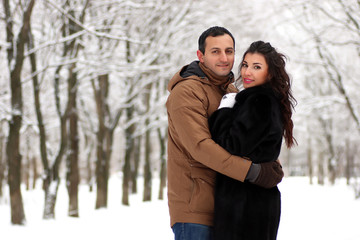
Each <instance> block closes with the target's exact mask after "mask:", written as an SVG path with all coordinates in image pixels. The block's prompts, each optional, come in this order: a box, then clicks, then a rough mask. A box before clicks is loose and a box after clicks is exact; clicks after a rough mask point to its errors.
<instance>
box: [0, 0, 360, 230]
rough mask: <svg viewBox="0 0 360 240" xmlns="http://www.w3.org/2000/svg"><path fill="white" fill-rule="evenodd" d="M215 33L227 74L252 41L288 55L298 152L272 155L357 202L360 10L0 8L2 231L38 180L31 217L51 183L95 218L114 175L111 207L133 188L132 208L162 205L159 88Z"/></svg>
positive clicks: (89, 3) (51, 210) (329, 5)
mask: <svg viewBox="0 0 360 240" xmlns="http://www.w3.org/2000/svg"><path fill="white" fill-rule="evenodd" d="M214 25H218V26H224V27H226V28H227V29H229V30H230V31H231V32H232V33H233V35H234V37H235V39H236V43H235V44H236V60H235V64H234V69H233V71H234V74H235V75H238V65H239V59H240V58H241V56H242V53H243V52H244V50H245V49H246V48H247V47H248V46H249V45H250V43H251V42H253V41H256V40H263V41H266V42H270V43H271V44H272V45H273V46H274V47H276V48H277V49H278V50H279V51H280V52H282V53H284V54H285V55H286V56H287V57H288V62H287V69H288V71H289V73H290V74H291V77H292V90H293V94H294V96H295V98H296V100H297V105H296V107H295V113H294V115H293V120H294V125H295V128H294V131H295V138H296V140H297V143H298V144H297V146H296V147H294V148H292V149H291V150H287V149H286V147H285V146H283V148H282V153H281V156H280V161H281V162H282V165H283V168H284V171H285V176H286V177H289V176H307V177H308V179H309V183H310V184H320V185H321V184H324V182H327V181H328V182H330V183H332V184H334V183H335V182H336V181H337V180H338V179H346V183H347V184H348V185H349V186H350V187H351V188H352V189H353V191H354V192H355V196H356V197H357V198H360V148H359V147H358V146H359V145H360V94H359V93H358V91H359V90H360V81H358V79H360V69H359V66H360V1H359V0H324V1H311V0H283V1H276V0H254V1H245V0H223V1H214V0H105V1H104V0H2V2H1V5H0V66H1V69H2V71H1V73H0V205H1V204H5V203H4V202H5V201H1V200H2V199H4V198H5V197H6V196H8V197H9V201H7V202H6V204H8V205H9V209H10V210H11V219H9V221H11V223H12V224H14V225H23V224H24V223H25V222H26V214H25V211H24V204H23V193H24V191H29V190H31V189H34V188H35V187H37V185H36V182H38V181H41V187H42V191H43V193H44V194H43V197H44V206H43V213H42V216H43V219H54V218H55V206H56V202H57V199H58V197H59V196H58V192H59V191H58V189H59V186H60V184H63V183H66V188H67V194H68V199H69V202H68V209H66V210H65V209H64V211H67V214H68V216H72V217H80V216H79V211H78V209H79V201H78V192H79V186H80V185H87V186H88V190H89V191H94V192H95V193H96V199H95V201H94V202H93V203H92V204H93V206H94V208H95V209H101V208H107V205H108V194H109V187H108V185H109V179H110V177H111V176H113V175H118V176H120V177H121V185H119V186H118V188H117V189H118V191H121V202H119V204H122V205H130V206H131V202H130V197H129V196H131V194H135V193H138V191H139V190H138V189H141V190H142V192H141V195H142V201H152V200H153V199H155V198H156V199H164V198H166V143H167V115H166V108H165V102H166V99H167V96H168V91H167V83H168V81H169V80H170V78H171V77H172V76H173V75H174V74H175V73H176V72H177V71H178V70H179V69H180V68H181V67H182V66H183V65H185V64H188V63H189V62H190V61H193V60H195V59H196V50H197V40H198V37H199V36H200V34H201V33H202V32H203V31H204V30H205V29H207V28H208V27H210V26H214ZM139 177H141V178H142V179H143V181H142V182H141V184H143V185H142V186H141V188H138V185H139V183H138V179H139ZM154 179H157V180H158V181H153V180H154ZM155 182H156V184H159V185H158V186H156V188H157V189H159V191H158V193H157V194H156V196H153V194H152V192H153V191H152V188H153V187H154V184H155ZM23 186H25V187H23ZM5 190H6V191H9V192H8V193H7V192H5ZM62 194H64V193H62Z"/></svg>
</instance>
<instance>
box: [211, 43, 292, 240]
mask: <svg viewBox="0 0 360 240" xmlns="http://www.w3.org/2000/svg"><path fill="white" fill-rule="evenodd" d="M239 70H240V77H239V80H241V82H242V85H243V87H244V90H243V91H241V92H239V93H238V94H236V96H235V103H234V105H233V106H225V107H224V105H226V104H224V102H228V101H229V99H231V96H229V95H225V96H224V100H222V102H221V103H220V106H219V109H218V110H217V111H215V112H214V114H213V115H212V116H211V117H210V118H209V128H210V131H211V134H212V138H213V139H214V140H215V142H217V143H218V144H220V145H221V146H222V147H224V148H225V149H226V150H228V151H229V152H230V153H231V154H233V155H238V156H241V157H246V158H249V159H250V160H251V161H253V163H255V164H256V163H263V162H270V161H276V160H277V159H278V156H279V154H280V149H281V143H282V138H283V137H284V139H285V142H286V145H287V147H289V148H290V147H292V146H293V144H294V141H295V139H294V138H293V133H292V131H293V122H292V120H291V116H292V109H293V107H294V103H295V99H294V98H293V96H292V94H291V89H290V78H289V75H288V74H287V72H286V70H285V56H284V55H283V54H281V53H278V52H277V51H276V50H275V49H274V48H273V47H272V46H271V45H270V44H269V43H265V42H263V41H257V42H254V43H252V44H251V45H250V47H249V48H248V49H247V51H246V52H245V53H244V55H243V60H242V62H241V64H240V69H239ZM279 221H280V192H279V190H278V188H277V187H274V188H270V189H265V188H261V187H258V186H256V185H254V184H251V183H249V182H245V183H242V182H239V181H236V180H234V179H232V178H229V177H226V176H225V175H222V174H220V173H219V174H218V175H217V180H216V188H215V220H214V233H215V239H221V240H230V239H234V240H235V239H239V240H270V239H271V240H272V239H276V236H277V230H278V227H279Z"/></svg>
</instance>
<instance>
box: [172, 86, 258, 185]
mask: <svg viewBox="0 0 360 240" xmlns="http://www.w3.org/2000/svg"><path fill="white" fill-rule="evenodd" d="M186 82H190V81H186ZM194 86H196V83H195V82H194V81H193V82H192V83H190V84H179V85H178V86H176V87H175V88H174V89H173V90H172V92H171V94H170V96H169V98H168V102H167V111H168V116H169V121H171V124H169V127H171V128H173V130H172V131H173V132H176V134H177V136H176V138H177V144H179V145H181V148H183V149H186V151H187V153H188V154H189V155H190V156H189V159H193V160H195V161H197V162H199V163H201V164H203V165H205V166H207V167H209V168H211V169H213V170H215V171H217V172H220V173H222V174H224V175H227V176H229V177H231V178H234V179H237V180H240V181H244V180H245V177H246V175H247V172H248V170H249V168H250V165H251V162H250V161H248V160H246V159H243V158H240V157H238V156H234V155H231V154H230V153H229V152H228V151H226V150H225V149H223V148H222V147H221V146H220V145H218V144H216V143H215V142H214V140H213V139H212V138H211V135H210V131H209V125H208V114H207V108H208V102H207V101H208V100H207V97H206V94H205V92H201V91H199V90H198V89H196V90H194V89H193V88H194ZM202 91H204V90H202Z"/></svg>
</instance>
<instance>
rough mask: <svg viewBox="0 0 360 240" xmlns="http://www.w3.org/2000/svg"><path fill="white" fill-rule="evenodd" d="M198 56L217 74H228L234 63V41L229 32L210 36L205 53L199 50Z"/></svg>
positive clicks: (206, 42) (206, 41) (207, 39)
mask: <svg viewBox="0 0 360 240" xmlns="http://www.w3.org/2000/svg"><path fill="white" fill-rule="evenodd" d="M197 56H198V58H199V60H200V62H201V63H203V64H204V65H205V66H206V67H208V68H209V69H211V70H212V71H213V72H214V73H215V74H216V75H218V76H227V75H228V74H229V73H230V71H231V69H232V67H233V65H234V58H235V49H234V42H233V40H232V38H231V37H230V36H229V35H228V34H224V35H221V36H216V37H211V36H209V37H207V38H206V40H205V53H204V54H203V53H202V52H201V51H200V50H198V51H197Z"/></svg>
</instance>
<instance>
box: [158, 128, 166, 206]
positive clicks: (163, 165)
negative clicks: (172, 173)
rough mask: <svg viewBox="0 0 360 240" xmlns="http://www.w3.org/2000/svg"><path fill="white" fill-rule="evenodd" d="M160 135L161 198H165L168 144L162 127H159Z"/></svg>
mask: <svg viewBox="0 0 360 240" xmlns="http://www.w3.org/2000/svg"><path fill="white" fill-rule="evenodd" d="M157 131H158V137H159V143H160V186H159V197H158V198H159V199H160V200H163V199H164V189H165V187H166V158H165V156H166V145H165V141H166V140H165V139H166V137H165V136H166V134H164V135H165V136H162V134H161V129H160V128H158V129H157Z"/></svg>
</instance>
